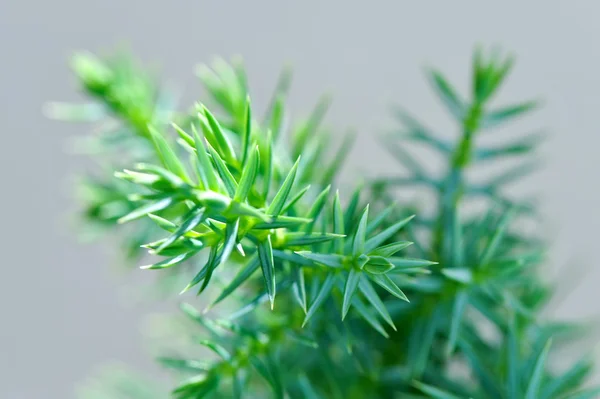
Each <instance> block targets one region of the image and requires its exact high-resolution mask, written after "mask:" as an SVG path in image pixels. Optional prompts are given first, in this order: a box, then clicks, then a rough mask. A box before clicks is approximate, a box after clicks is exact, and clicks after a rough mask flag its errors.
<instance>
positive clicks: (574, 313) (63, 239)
mask: <svg viewBox="0 0 600 399" xmlns="http://www.w3.org/2000/svg"><path fill="white" fill-rule="evenodd" d="M599 11H600V10H599V8H598V4H597V2H595V1H591V0H590V1H573V0H571V1H548V0H546V1H528V2H525V1H502V2H494V3H493V4H492V2H484V1H480V0H479V1H458V0H455V1H438V2H432V1H420V2H417V1H413V2H408V1H385V2H383V1H368V2H367V1H361V2H359V1H348V0H346V1H318V0H311V1H297V2H284V1H272V2H266V1H252V2H250V1H237V2H234V1H223V0H220V1H214V2H206V1H198V0H195V1H192V0H186V1H183V0H176V1H169V2H167V1H148V0H144V1H142V0H139V1H132V0H103V1H81V0H77V1H76V0H53V1H31V0H1V1H0V123H1V129H2V136H1V137H2V144H1V145H0V148H1V153H2V156H1V157H0V162H1V163H2V169H1V176H2V177H1V179H2V182H1V187H2V188H1V190H2V195H1V196H0V201H1V203H2V206H1V208H0V209H1V210H2V217H1V219H0V220H1V221H2V227H1V229H2V231H3V233H2V238H1V239H0V245H1V252H0V253H1V254H2V259H1V263H2V266H1V267H2V272H1V274H0V397H2V398H26V399H29V398H31V399H35V398H69V397H72V396H73V384H74V383H75V382H78V381H81V380H82V379H83V378H84V377H86V376H87V375H88V374H89V373H90V372H91V371H92V369H93V367H94V365H97V364H102V363H104V362H107V361H111V360H113V359H120V360H122V361H125V362H127V363H130V364H132V365H133V366H136V367H137V366H139V367H140V368H141V369H142V370H150V371H151V372H154V371H153V370H154V369H153V367H152V366H151V365H150V364H151V363H150V361H149V359H147V358H146V356H145V354H144V344H143V341H141V340H140V338H139V336H140V329H141V327H140V326H141V324H140V322H141V319H142V317H141V314H142V313H143V311H145V310H146V309H143V308H142V309H140V307H135V306H127V305H126V304H124V301H123V293H124V284H125V283H124V281H127V280H129V279H130V277H126V276H125V277H124V276H119V275H117V274H116V273H114V270H115V269H116V267H114V266H115V265H109V264H110V263H114V257H112V256H110V255H109V251H108V250H107V248H106V247H103V246H101V245H100V244H97V245H87V246H80V245H78V244H77V242H76V240H75V239H74V237H73V236H72V233H71V232H70V230H69V226H68V225H67V224H66V222H65V221H66V217H67V215H68V212H69V211H70V210H73V201H72V200H71V199H70V195H71V193H70V191H69V190H70V188H69V185H68V182H69V180H68V179H69V176H71V175H73V174H74V173H76V172H77V170H78V169H79V168H81V167H82V165H83V164H84V162H83V161H82V160H81V159H80V158H76V157H73V156H69V155H66V154H65V151H64V143H65V141H66V140H67V138H68V137H70V136H72V135H75V134H77V133H79V132H80V130H81V128H80V127H78V126H69V125H64V124H60V123H55V122H50V121H47V120H46V119H44V117H43V116H42V115H41V113H40V110H41V106H42V104H43V103H44V102H45V101H48V100H74V99H77V95H76V94H75V91H74V84H73V83H74V82H73V79H72V78H71V76H70V73H69V70H68V68H67V66H66V61H67V58H68V56H69V54H70V53H71V52H72V51H73V50H76V49H90V50H94V51H95V50H103V49H111V48H114V47H115V46H116V45H119V44H120V43H128V45H129V47H130V48H131V49H132V50H133V51H134V52H135V54H136V55H138V56H140V57H141V58H142V59H143V60H144V61H147V62H149V63H151V64H153V65H160V66H161V70H162V71H163V72H164V76H165V77H167V78H169V79H170V80H171V81H173V82H176V83H177V84H179V85H180V87H182V88H185V93H186V98H187V99H192V98H194V96H195V95H196V94H198V91H199V84H198V83H197V82H196V80H195V78H194V76H193V67H194V65H195V64H196V63H197V62H199V61H208V60H209V59H210V57H212V56H213V55H216V54H219V55H223V56H225V57H229V56H231V55H234V54H241V55H243V56H244V58H245V60H246V64H247V66H248V70H249V75H250V78H251V85H252V87H253V89H254V93H255V95H254V96H255V99H256V101H257V102H259V103H260V102H261V101H262V102H263V103H264V101H265V100H266V98H267V93H268V92H269V91H270V90H271V88H272V86H273V83H274V80H275V76H276V73H277V71H278V70H279V68H280V66H281V65H282V64H283V63H284V62H286V61H290V62H291V63H293V65H294V66H295V72H296V76H295V78H296V80H295V85H294V89H293V92H292V106H293V108H294V109H295V110H297V111H298V112H299V113H300V114H302V112H307V111H308V109H309V107H310V106H312V104H313V101H314V100H315V99H316V96H317V95H318V94H320V93H321V92H322V91H324V90H330V91H331V92H332V93H333V94H334V95H335V102H334V105H333V108H332V110H331V113H330V115H329V119H328V122H329V123H330V124H332V125H334V126H338V127H351V126H353V127H356V128H357V129H358V130H359V131H360V138H359V141H358V143H357V146H356V147H355V149H354V151H353V152H352V155H351V156H352V160H353V165H354V166H357V165H359V163H360V161H359V160H360V159H364V160H365V162H367V163H369V165H368V166H367V169H368V170H371V171H382V170H385V169H386V168H387V167H388V166H391V165H393V163H392V161H391V160H390V158H389V157H387V156H381V155H379V154H380V148H378V144H377V143H375V141H374V139H373V137H374V135H375V134H376V133H377V132H378V130H379V129H381V128H383V127H386V126H389V118H388V115H387V113H386V108H385V106H387V104H389V103H390V102H391V101H394V102H398V103H402V104H404V105H407V106H409V108H410V109H411V110H414V111H415V112H417V113H418V114H419V115H421V116H422V117H423V118H424V119H425V120H427V121H428V123H429V124H430V125H432V126H434V127H436V126H437V127H439V128H444V129H447V128H448V127H449V126H451V125H448V124H447V117H446V114H445V112H444V111H443V110H442V108H440V106H439V105H438V103H437V102H436V101H435V98H434V97H433V95H432V94H431V91H430V90H429V89H428V87H427V84H426V82H425V80H424V79H423V76H422V73H421V66H423V65H427V64H434V65H437V66H440V67H441V68H442V69H443V70H444V71H445V72H446V74H447V76H448V77H449V78H450V79H451V80H452V81H453V82H456V83H457V85H459V87H460V88H461V89H466V88H467V87H468V86H467V85H468V75H467V72H468V68H469V62H470V53H471V50H472V48H473V45H474V44H475V43H477V42H480V43H484V44H493V43H498V44H501V45H502V46H503V47H504V48H505V49H508V50H511V51H513V52H514V53H516V54H517V55H518V64H517V68H516V70H515V72H514V74H513V75H512V77H511V79H510V81H509V84H508V85H507V86H506V89H505V90H504V91H503V93H502V95H501V99H504V100H506V101H510V100H521V99H526V98H530V97H536V96H542V97H543V98H545V100H546V107H545V108H544V110H542V111H541V112H538V113H537V114H536V115H535V117H534V118H533V122H534V123H533V125H539V126H546V127H549V128H550V129H551V131H552V132H553V133H554V134H553V136H552V138H551V140H550V141H549V143H548V144H547V145H546V146H545V147H544V155H545V156H546V158H547V159H548V161H547V165H546V168H545V170H544V171H543V172H542V173H539V174H538V175H536V177H535V178H533V179H531V180H530V181H529V183H528V186H529V188H533V189H535V190H536V191H539V192H540V193H542V194H544V195H545V201H544V211H545V213H546V215H548V217H549V218H550V219H551V221H552V223H551V226H550V228H549V231H550V232H551V236H552V237H553V238H554V241H555V247H554V249H553V253H554V254H555V258H554V259H553V262H552V263H553V264H561V263H562V262H563V261H567V260H571V259H575V260H576V262H575V264H573V263H572V264H570V265H569V267H573V268H575V267H579V266H581V265H585V267H587V269H586V270H587V275H585V277H584V279H583V281H582V282H581V283H580V284H579V285H578V286H576V287H575V286H570V288H569V289H568V290H567V291H568V295H565V296H564V297H563V300H562V301H560V303H559V304H558V307H557V308H556V311H555V312H554V313H556V314H560V315H562V316H568V317H581V316H589V315H592V314H596V308H597V305H596V304H597V303H598V298H599V296H598V281H599V280H598V277H599V276H600V272H598V270H597V268H595V254H596V253H597V247H598V236H597V232H598V231H599V227H600V212H598V207H597V204H598V199H599V197H600V190H598V180H597V176H598V160H597V153H598V145H599V144H600V141H599V139H598V133H599V132H598V123H597V121H598V109H599V108H600V100H599V98H598V93H600V72H599V71H600V54H599V49H598V42H597V40H598V37H599V34H600V24H598V12H599ZM462 92H465V90H462ZM349 170H350V171H352V170H354V169H352V166H351V167H350V169H349ZM348 173H350V174H349V175H348V174H347V176H351V172H348ZM569 270H571V269H569ZM568 272H569V271H568ZM549 273H552V271H551V270H550V271H549Z"/></svg>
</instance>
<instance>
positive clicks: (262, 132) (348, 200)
mask: <svg viewBox="0 0 600 399" xmlns="http://www.w3.org/2000/svg"><path fill="white" fill-rule="evenodd" d="M512 64H513V61H512V58H510V57H506V58H502V57H501V55H500V54H499V53H493V54H491V56H485V55H484V53H483V52H481V51H477V52H476V53H475V56H474V59H473V66H472V68H473V71H472V88H471V93H470V94H469V96H468V98H463V97H462V96H461V95H460V94H459V92H458V91H457V90H456V89H455V88H453V87H452V85H451V84H450V83H449V82H448V81H447V79H446V78H445V77H444V76H443V75H442V74H441V73H440V72H438V71H435V70H430V71H428V77H429V79H430V81H431V83H432V86H433V88H434V89H435V91H436V93H437V95H438V96H439V97H440V99H441V100H442V103H443V104H444V106H445V107H446V108H447V110H448V111H449V113H450V115H451V116H452V117H453V119H454V120H455V121H456V123H457V126H458V131H459V132H458V135H457V137H456V139H455V140H453V141H448V140H446V139H441V138H440V135H438V134H436V133H434V132H433V131H432V130H431V129H429V128H428V127H426V126H425V124H423V123H421V122H419V121H418V120H417V119H416V118H414V117H413V116H411V115H410V114H409V113H408V112H407V111H405V110H403V109H398V110H397V116H398V118H399V119H400V121H401V122H402V128H401V129H400V132H398V134H395V135H394V136H393V137H392V138H391V139H389V140H388V141H387V143H386V148H387V149H388V150H389V151H390V152H391V153H392V155H394V156H395V158H397V159H398V160H399V161H400V163H401V164H402V167H403V169H404V171H403V174H399V173H398V172H396V171H394V175H391V176H387V177H381V178H379V179H377V180H376V181H374V182H373V183H372V184H370V185H369V186H368V187H362V186H359V187H357V188H356V190H355V191H354V192H353V193H348V194H349V196H346V193H343V192H342V193H341V192H340V191H339V189H337V188H336V176H337V174H338V172H339V170H340V168H341V166H342V165H343V161H344V155H345V154H346V153H347V152H348V149H349V147H350V145H351V143H352V136H349V137H348V138H346V139H345V140H344V141H343V142H342V143H340V144H339V145H338V148H337V152H336V153H335V154H334V155H333V156H332V155H330V154H331V151H330V150H329V147H328V145H329V143H330V142H331V141H333V136H330V135H328V134H326V133H325V132H324V130H323V128H322V120H323V117H324V113H325V111H326V109H327V103H328V99H327V98H323V99H322V100H320V101H319V103H318V104H317V106H316V107H315V109H314V111H313V112H312V114H311V115H310V116H309V117H308V118H306V119H305V120H303V121H301V122H300V123H296V124H290V123H289V122H290V121H289V117H290V114H289V111H288V109H287V108H286V106H285V99H286V96H287V94H288V89H289V86H290V80H291V73H290V71H289V70H284V71H283V72H282V74H281V76H280V77H279V81H278V84H277V86H276V90H275V92H274V94H273V97H272V100H271V101H270V105H269V107H268V108H267V111H266V112H265V115H262V116H261V117H260V118H259V117H257V116H256V112H255V111H254V107H253V105H252V101H251V96H250V94H249V90H248V84H247V77H246V74H245V72H244V68H243V65H242V64H241V62H240V61H239V60H234V61H233V62H232V63H227V62H225V61H224V60H222V59H217V60H216V61H215V62H214V63H213V64H212V65H211V66H208V65H202V66H200V67H199V68H198V70H197V73H198V76H199V78H200V80H201V81H202V83H203V84H204V87H205V88H206V91H207V93H208V97H209V98H208V99H207V101H206V102H198V103H196V104H194V105H193V106H192V107H190V108H189V109H187V110H184V111H179V110H178V109H177V107H176V106H175V104H174V102H173V101H172V100H171V99H170V97H169V96H168V93H166V92H164V91H163V90H161V89H160V87H159V86H158V85H157V84H156V83H154V82H153V80H152V79H150V78H149V77H148V76H147V74H145V73H144V72H143V71H141V70H140V69H139V68H137V66H136V65H135V64H134V63H132V62H131V61H129V60H127V59H125V58H122V57H115V58H108V59H100V58H97V57H96V56H94V55H91V54H87V53H81V54H78V55H77V56H76V57H74V61H73V67H74V70H75V73H76V75H77V77H78V79H79V81H80V82H81V87H82V89H83V91H84V92H85V93H86V94H87V95H89V96H90V98H91V99H92V100H93V103H92V104H87V105H84V106H76V105H67V104H54V105H53V106H52V107H51V108H50V110H51V111H52V114H53V115H54V116H57V117H60V118H63V119H71V120H73V119H78V120H88V121H93V122H94V123H95V124H96V125H97V126H98V129H99V134H98V135H97V137H95V139H94V140H93V141H91V142H90V143H88V144H91V148H92V149H93V152H94V153H99V154H101V159H100V161H101V162H102V163H103V164H104V165H103V166H104V168H103V170H109V171H111V173H110V174H106V173H99V174H98V175H97V176H94V177H90V178H89V179H88V180H87V182H86V184H85V188H86V191H85V192H86V193H87V195H86V196H85V197H84V206H85V208H84V215H85V220H86V221H87V224H89V225H100V226H104V227H105V228H107V229H108V230H109V231H112V230H114V229H119V230H122V229H123V227H124V226H129V227H130V228H129V229H127V230H122V231H121V232H120V237H122V240H123V242H125V244H126V245H125V246H126V248H127V251H128V253H129V254H130V255H132V259H135V260H136V262H138V261H140V259H141V256H142V254H143V252H144V251H145V252H146V254H147V255H149V256H150V258H151V259H152V261H151V263H149V264H147V265H145V266H141V268H142V269H151V270H156V271H155V272H156V273H165V269H169V270H173V271H175V273H176V274H177V275H178V276H180V277H181V278H183V279H185V280H184V281H185V282H184V284H183V285H182V286H181V287H180V288H179V290H181V293H182V294H183V293H186V292H189V291H194V292H195V293H196V294H197V295H199V296H200V298H199V299H198V300H196V299H195V298H194V297H191V296H190V295H189V293H188V294H186V295H188V297H189V300H188V302H187V303H183V304H182V305H181V311H182V313H183V315H184V316H185V317H187V318H188V319H190V320H192V321H193V322H194V323H196V324H197V328H198V329H199V330H202V331H203V334H204V335H203V338H202V339H194V340H193V343H194V345H197V346H201V347H204V348H206V349H207V350H208V351H209V352H210V354H207V355H206V356H203V357H202V358H195V357H190V356H189V354H188V353H187V352H185V351H184V353H167V354H165V356H163V357H161V358H159V359H158V361H159V363H160V364H161V365H163V366H165V367H166V368H168V369H171V370H173V372H174V373H175V375H176V376H177V377H178V382H177V385H176V387H175V388H174V389H173V390H172V396H173V397H175V398H180V399H183V398H190V399H191V398H203V397H212V398H225V397H233V398H241V397H249V398H254V397H269V396H273V397H275V398H395V397H397V398H409V399H410V398H437V399H452V398H497V399H514V398H526V399H537V398H542V399H555V398H565V399H566V398H569V399H584V398H592V397H594V396H596V395H597V394H599V393H600V391H598V390H594V389H589V390H586V389H585V388H584V386H585V385H584V383H585V381H586V378H587V377H588V376H589V375H590V373H591V370H592V362H591V361H590V360H588V359H584V360H581V361H579V362H577V363H575V364H574V365H572V366H569V367H567V368H564V367H563V370H558V371H557V370H556V369H555V368H554V367H553V361H552V355H553V353H555V351H557V350H558V349H559V348H560V347H561V346H563V345H565V344H568V343H570V342H572V341H573V340H574V337H575V336H576V334H578V333H580V328H579V326H576V325H570V324H566V323H559V322H554V321H547V320H544V319H543V318H542V317H541V316H540V312H541V310H542V309H543V308H544V306H545V305H546V304H547V302H548V300H549V298H550V297H551V295H552V293H553V289H552V287H551V286H550V285H549V284H548V283H547V282H546V281H545V279H544V278H543V268H542V266H543V265H544V255H545V252H546V244H545V243H544V241H543V240H542V239H541V238H540V237H538V236H535V235H531V234H525V233H524V232H523V231H522V230H521V229H519V228H518V227H519V224H518V223H519V222H520V220H522V219H523V218H528V217H530V216H532V215H536V208H535V204H533V203H531V202H528V201H524V200H522V199H519V198H512V197H511V196H510V195H509V193H508V192H507V191H508V190H507V187H508V186H509V184H511V183H512V182H514V181H516V180H518V179H520V178H521V177H523V176H524V174H525V173H526V172H528V171H530V170H531V165H532V163H531V162H532V161H535V155H534V150H535V148H536V145H537V143H538V141H539V137H537V136H532V137H525V138H524V139H522V140H519V141H516V142H514V143H509V144H507V145H504V146H499V147H494V148H491V147H490V148H488V147H484V146H482V145H480V144H479V137H480V136H481V135H482V134H484V132H486V131H488V130H491V129H493V128H495V127H497V126H500V125H504V124H507V123H509V122H511V121H513V120H516V119H517V118H520V117H522V116H524V115H526V114H527V113H529V112H530V111H532V110H533V109H535V107H536V103H535V102H524V103H520V104H516V105H509V106H504V107H496V106H494V105H493V99H494V95H495V94H496V93H497V91H498V90H499V88H500V86H501V85H502V84H503V83H504V81H505V80H506V78H507V76H508V74H509V72H510V70H511V68H512ZM399 140H400V141H402V140H404V141H408V142H411V143H413V144H417V145H424V146H427V147H429V148H431V149H433V150H434V151H435V152H436V153H438V154H439V155H440V156H441V157H442V159H443V160H444V163H445V165H446V167H445V169H444V171H443V173H441V174H440V175H439V176H434V175H432V174H431V173H429V172H427V171H426V169H425V168H424V167H423V166H422V162H421V160H420V159H417V158H415V157H414V156H412V155H411V154H410V152H409V151H407V149H406V147H405V146H404V144H398V142H399ZM508 157H511V158H515V157H520V158H523V159H525V161H524V163H522V164H519V165H518V166H517V167H515V168H510V169H507V170H505V171H504V172H503V173H501V174H500V175H498V176H495V177H492V178H486V179H484V180H483V181H475V182H474V181H471V180H472V179H471V178H470V175H469V173H468V172H469V170H471V169H472V168H476V167H478V165H480V164H481V163H484V162H485V163H489V162H492V161H494V160H498V159H505V158H508ZM398 188H400V189H402V190H414V189H419V188H425V189H427V192H428V193H431V194H432V196H431V199H432V200H433V201H434V203H435V204H436V208H435V211H434V212H433V213H432V214H431V215H427V214H426V213H425V212H421V210H420V209H419V207H417V208H416V209H417V213H418V214H419V216H418V217H416V218H414V219H413V215H412V213H413V210H414V209H415V207H414V206H413V205H412V204H410V203H405V204H404V206H399V205H397V204H396V203H401V201H399V200H396V199H395V194H394V193H395V191H396V190H397V189H398ZM474 198H483V199H484V200H485V204H486V205H485V209H484V210H483V211H473V210H472V209H471V207H470V204H471V202H472V200H473V199H474ZM159 280H161V277H160V276H159ZM191 301H194V302H196V305H191V304H189V302H191ZM200 304H203V305H204V310H203V311H202V310H199V305H200ZM225 305H228V307H227V308H226V307H225ZM195 334H196V332H195V331H190V335H195ZM140 388H143V386H141V387H140ZM107 392H108V391H107ZM136 392H137V391H136V390H132V391H131V392H130V393H128V394H127V395H128V396H126V397H130V398H141V397H147V393H141V392H142V391H141V390H140V391H139V392H140V393H139V394H136ZM106 395H108V396H105V397H110V395H111V394H110V393H106ZM145 395H146V396H145Z"/></svg>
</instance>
